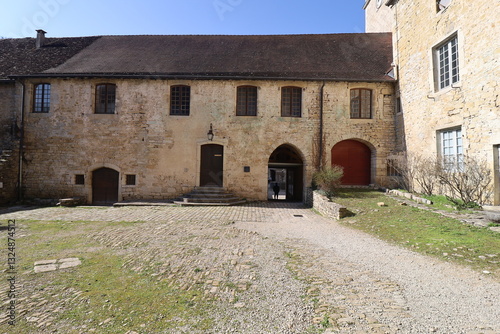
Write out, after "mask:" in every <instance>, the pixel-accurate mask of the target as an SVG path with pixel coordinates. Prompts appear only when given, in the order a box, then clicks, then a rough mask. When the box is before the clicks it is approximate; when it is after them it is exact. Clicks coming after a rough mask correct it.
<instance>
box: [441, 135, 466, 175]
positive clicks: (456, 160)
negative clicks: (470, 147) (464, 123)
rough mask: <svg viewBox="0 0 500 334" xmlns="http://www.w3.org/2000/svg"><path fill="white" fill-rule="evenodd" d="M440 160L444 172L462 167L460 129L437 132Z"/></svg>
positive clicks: (462, 154) (462, 153)
mask: <svg viewBox="0 0 500 334" xmlns="http://www.w3.org/2000/svg"><path fill="white" fill-rule="evenodd" d="M439 136H440V144H441V150H440V151H441V159H442V162H443V167H444V168H445V169H446V170H460V169H462V166H463V156H464V152H463V146H462V129H461V128H458V129H450V130H444V131H441V132H439Z"/></svg>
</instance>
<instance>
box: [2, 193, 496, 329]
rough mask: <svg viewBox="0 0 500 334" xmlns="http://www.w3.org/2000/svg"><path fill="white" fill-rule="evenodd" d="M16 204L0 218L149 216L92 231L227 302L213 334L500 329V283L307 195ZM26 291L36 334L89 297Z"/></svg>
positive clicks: (129, 257)
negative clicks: (165, 203) (402, 243)
mask: <svg viewBox="0 0 500 334" xmlns="http://www.w3.org/2000/svg"><path fill="white" fill-rule="evenodd" d="M9 211H10V212H6V211H4V212H0V222H3V221H5V220H7V219H16V220H23V219H29V220H42V221H45V220H47V221H58V220H60V221H73V222H79V221H82V222H109V221H111V222H143V223H141V224H122V225H120V224H118V225H113V226H110V227H108V228H104V229H96V230H95V231H92V230H91V231H89V232H88V233H87V234H86V235H85V238H88V239H89V240H92V241H95V242H97V243H98V244H100V245H102V246H103V247H106V249H110V250H114V251H115V252H116V254H120V255H121V256H123V258H124V264H123V266H124V267H125V268H127V269H130V270H133V271H136V272H138V273H142V272H148V273H152V275H154V276H157V277H158V279H168V280H169V281H171V282H172V283H173V284H174V283H175V284H178V285H179V286H181V288H182V289H184V290H190V289H193V288H195V287H196V288H202V289H203V291H204V294H205V295H206V296H210V297H214V298H216V299H217V300H219V301H221V302H222V303H223V304H224V305H226V306H225V309H224V315H220V314H216V315H215V317H216V318H217V317H218V318H217V319H218V320H220V323H219V325H218V326H219V327H218V328H215V329H214V331H213V333H246V334H252V333H297V334H298V333H305V332H306V330H308V329H309V328H310V326H311V325H315V326H316V327H317V328H322V329H325V330H326V331H325V333H467V334H478V333H484V334H492V333H500V325H499V322H498V321H497V320H498V319H500V301H499V298H497V299H495V298H494V297H495V296H497V297H498V296H499V294H498V291H500V284H498V282H496V281H493V280H491V279H489V278H487V277H483V276H481V275H480V274H477V273H475V272H472V271H470V270H467V269H464V268H459V267H456V266H453V265H450V264H447V263H444V262H440V261H437V260H434V259H430V258H427V257H424V256H421V255H418V254H415V253H412V252H410V251H407V250H403V249H400V248H398V247H394V246H391V245H388V244H386V243H383V242H381V241H379V240H377V239H375V238H372V237H370V236H367V235H366V234H363V233H361V232H359V231H355V230H351V229H349V228H346V227H343V226H341V225H339V224H338V223H337V222H335V221H332V220H330V219H326V218H324V217H321V216H319V215H317V214H315V213H314V212H313V211H311V210H309V209H306V208H304V207H303V206H302V205H300V204H295V203H282V202H265V203H253V204H247V205H243V206H235V207H121V208H107V207H79V208H59V207H57V208H55V207H51V208H22V207H18V208H11V209H10V210H9ZM28 233H29V232H28ZM68 255H69V256H75V254H68ZM40 260H44V259H40ZM3 283H4V282H2V284H3ZM459 287H461V288H460V289H459ZM464 287H465V288H464ZM1 288H2V291H3V289H4V288H6V287H4V286H1ZM25 289H27V290H28V291H27V293H26V294H27V295H26V296H24V297H23V298H22V299H20V300H19V303H20V304H21V305H23V306H22V307H21V308H20V309H19V310H18V311H19V313H20V314H21V315H22V316H24V317H25V318H26V319H27V320H28V321H30V322H33V323H34V324H36V326H37V327H38V328H40V333H45V332H50V331H52V330H53V329H54V328H55V327H54V326H61V325H60V324H55V323H54V321H55V318H56V316H55V315H56V314H57V313H58V312H61V310H62V309H64V307H67V306H68V305H72V303H73V304H74V303H79V302H83V297H82V296H81V295H82V292H81V291H74V290H72V289H66V290H64V291H54V292H53V293H54V294H57V297H58V302H57V303H53V302H52V303H49V301H48V299H47V297H46V296H47V293H50V286H48V287H47V288H46V291H45V294H42V293H40V292H39V291H37V289H36V288H34V287H30V285H29V283H28V282H27V283H26V284H25ZM485 291H489V292H485ZM491 291H496V292H493V293H491ZM222 308H224V306H223V307H222ZM109 321H112V320H109ZM5 322H6V318H5V317H4V315H0V325H1V324H2V323H4V324H5ZM100 325H101V324H100ZM105 325H106V324H105V323H104V324H102V326H105ZM56 328H59V329H61V327H56ZM63 328H64V327H63ZM79 330H81V332H87V331H88V332H97V333H98V332H99V329H98V328H97V329H96V328H90V329H89V328H86V327H82V328H79ZM139 332H140V330H137V329H136V330H135V331H130V332H129V333H139ZM179 333H184V331H179Z"/></svg>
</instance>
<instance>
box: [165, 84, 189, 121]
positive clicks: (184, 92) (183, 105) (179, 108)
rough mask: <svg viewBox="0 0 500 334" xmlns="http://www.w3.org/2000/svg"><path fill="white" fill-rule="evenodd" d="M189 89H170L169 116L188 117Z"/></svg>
mask: <svg viewBox="0 0 500 334" xmlns="http://www.w3.org/2000/svg"><path fill="white" fill-rule="evenodd" d="M190 99H191V87H189V86H172V87H170V115H180V116H189V103H190Z"/></svg>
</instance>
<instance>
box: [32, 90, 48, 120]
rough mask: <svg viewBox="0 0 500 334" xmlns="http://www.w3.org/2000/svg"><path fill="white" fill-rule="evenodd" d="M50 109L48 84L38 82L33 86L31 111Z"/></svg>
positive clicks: (42, 111)
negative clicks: (33, 94)
mask: <svg viewBox="0 0 500 334" xmlns="http://www.w3.org/2000/svg"><path fill="white" fill-rule="evenodd" d="M49 109H50V84H46V83H44V84H38V85H36V86H35V98H34V103H33V112H39V113H48V112H49Z"/></svg>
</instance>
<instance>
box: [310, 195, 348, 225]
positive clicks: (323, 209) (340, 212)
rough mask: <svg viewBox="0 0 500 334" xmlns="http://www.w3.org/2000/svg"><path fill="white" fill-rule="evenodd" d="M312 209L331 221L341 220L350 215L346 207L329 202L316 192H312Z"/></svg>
mask: <svg viewBox="0 0 500 334" xmlns="http://www.w3.org/2000/svg"><path fill="white" fill-rule="evenodd" d="M313 209H315V210H317V211H318V212H319V213H321V214H322V215H323V216H326V217H328V218H332V219H342V218H344V217H347V216H348V215H349V214H350V213H351V212H349V210H347V208H346V207H344V206H342V205H340V204H337V203H335V202H332V201H330V200H329V199H328V198H327V197H326V196H324V195H322V194H320V193H319V192H317V191H314V192H313Z"/></svg>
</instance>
